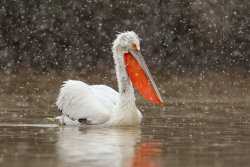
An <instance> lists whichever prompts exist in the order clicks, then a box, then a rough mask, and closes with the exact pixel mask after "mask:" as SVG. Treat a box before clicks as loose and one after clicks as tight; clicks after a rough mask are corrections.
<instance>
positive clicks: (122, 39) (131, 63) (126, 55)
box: [113, 31, 164, 104]
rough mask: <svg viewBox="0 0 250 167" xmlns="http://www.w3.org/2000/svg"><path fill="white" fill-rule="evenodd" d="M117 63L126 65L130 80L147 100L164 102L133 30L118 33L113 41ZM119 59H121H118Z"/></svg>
mask: <svg viewBox="0 0 250 167" xmlns="http://www.w3.org/2000/svg"><path fill="white" fill-rule="evenodd" d="M113 53H114V59H115V61H116V63H118V61H119V60H120V61H119V63H121V64H122V65H123V66H125V68H126V70H127V73H128V75H129V77H130V80H131V81H132V83H133V84H134V86H135V87H136V88H137V89H138V90H139V92H140V93H141V95H142V96H143V97H144V98H146V99H147V100H149V101H151V102H154V103H160V104H164V102H163V101H162V98H161V95H160V93H159V91H158V88H157V86H156V84H155V82H154V80H153V78H152V76H151V74H150V72H149V69H148V67H147V65H146V63H145V61H144V59H143V57H142V55H141V52H140V40H139V38H138V36H137V35H136V34H135V33H134V32H133V31H128V32H124V33H120V34H118V36H117V38H116V40H115V41H114V43H113ZM118 59H119V60H118Z"/></svg>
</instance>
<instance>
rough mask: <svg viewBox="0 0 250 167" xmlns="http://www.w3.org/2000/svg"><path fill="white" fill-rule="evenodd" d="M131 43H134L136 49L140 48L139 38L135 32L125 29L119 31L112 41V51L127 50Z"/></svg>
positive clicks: (130, 47)
mask: <svg viewBox="0 0 250 167" xmlns="http://www.w3.org/2000/svg"><path fill="white" fill-rule="evenodd" d="M132 44H136V46H137V49H138V50H140V40H139V38H138V36H137V35H136V33H135V32H133V31H127V32H123V33H120V34H118V35H117V38H116V40H115V41H114V43H113V52H114V51H118V50H119V51H124V52H128V49H132Z"/></svg>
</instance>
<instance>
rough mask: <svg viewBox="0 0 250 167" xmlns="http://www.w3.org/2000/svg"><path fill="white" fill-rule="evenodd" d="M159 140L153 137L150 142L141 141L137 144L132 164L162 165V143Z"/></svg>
mask: <svg viewBox="0 0 250 167" xmlns="http://www.w3.org/2000/svg"><path fill="white" fill-rule="evenodd" d="M158 141H159V140H156V139H152V140H149V141H148V142H143V143H140V144H139V145H138V146H136V151H135V156H133V157H132V159H131V161H132V165H131V166H133V167H136V166H143V167H158V166H160V165H159V164H160V161H159V160H160V158H159V157H160V151H159V148H160V144H159V143H158Z"/></svg>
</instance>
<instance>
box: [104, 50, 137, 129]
mask: <svg viewBox="0 0 250 167" xmlns="http://www.w3.org/2000/svg"><path fill="white" fill-rule="evenodd" d="M124 53H125V51H122V50H118V49H114V50H113V54H114V60H115V69H116V75H117V80H118V87H119V101H118V103H117V104H116V106H115V108H114V110H113V112H112V115H111V118H110V120H109V121H108V122H107V125H111V126H124V125H138V124H139V123H140V121H141V114H140V113H139V112H138V110H137V108H136V105H135V95H134V89H133V86H132V82H131V81H130V78H129V76H128V73H127V70H126V67H125V63H124Z"/></svg>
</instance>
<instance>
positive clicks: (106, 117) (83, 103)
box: [56, 32, 142, 126]
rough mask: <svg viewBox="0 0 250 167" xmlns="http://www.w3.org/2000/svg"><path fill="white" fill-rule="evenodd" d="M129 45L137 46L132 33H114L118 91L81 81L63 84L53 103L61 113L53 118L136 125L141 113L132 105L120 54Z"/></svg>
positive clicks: (75, 123)
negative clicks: (116, 34) (115, 34)
mask: <svg viewBox="0 0 250 167" xmlns="http://www.w3.org/2000/svg"><path fill="white" fill-rule="evenodd" d="M132 44H136V45H137V49H138V50H139V49H140V46H139V38H138V36H137V35H136V34H135V33H134V32H125V33H121V34H119V35H118V36H117V39H116V40H115V41H114V43H113V57H114V60H115V65H116V74H117V80H118V86H119V93H118V92H116V91H115V90H114V89H112V88H110V87H108V86H105V85H94V86H90V85H87V84H85V83H83V82H81V81H73V80H69V81H66V82H65V83H64V85H63V86H62V88H61V90H60V94H59V96H58V98H57V102H56V105H57V106H58V108H59V109H60V110H61V111H62V113H63V115H62V116H60V117H57V118H59V119H60V121H61V122H62V123H63V124H66V125H77V124H95V125H96V124H102V125H105V126H120V125H132V126H133V125H138V124H139V123H140V121H141V118H142V115H141V113H140V111H139V110H138V109H137V108H136V105H135V96H134V89H133V86H132V83H131V81H130V78H129V76H128V73H127V71H126V68H125V63H124V53H128V49H131V46H132Z"/></svg>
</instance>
